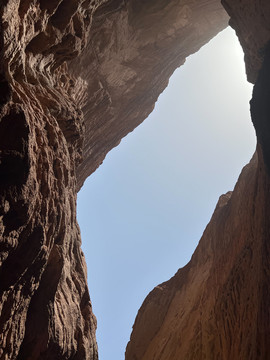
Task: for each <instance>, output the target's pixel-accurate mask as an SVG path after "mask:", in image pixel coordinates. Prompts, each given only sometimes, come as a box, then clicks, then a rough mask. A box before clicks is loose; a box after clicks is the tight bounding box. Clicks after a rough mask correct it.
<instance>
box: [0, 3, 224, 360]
mask: <svg viewBox="0 0 270 360" xmlns="http://www.w3.org/2000/svg"><path fill="white" fill-rule="evenodd" d="M227 20H228V17H227V14H226V13H225V11H224V10H223V8H222V6H221V5H220V3H219V1H217V0H209V1H204V2H203V4H202V2H201V1H199V0H192V1H191V0H189V1H183V2H180V4H179V1H176V0H173V1H170V2H167V1H164V0H162V1H161V0H159V1H147V2H145V1H135V0H134V1H133V0H129V1H119V0H113V1H106V0H91V1H90V0H50V1H47V0H21V1H18V0H2V1H1V3H0V21H1V23H0V24H1V31H0V39H1V42H0V43H1V48H0V51H1V62H0V251H1V252H0V255H1V256H0V261H1V263H0V278H1V281H0V359H1V360H4V359H5V360H9V359H10V360H11V359H20V360H30V359H31V360H37V359H50V360H51V359H78V360H95V359H97V357H98V355H97V344H96V340H95V328H96V320H95V317H94V315H93V313H92V308H91V302H90V297H89V293H88V288H87V282H86V268H85V262H84V257H83V254H82V252H81V249H80V244H81V240H80V233H79V228H78V225H77V222H76V192H77V189H78V188H79V187H80V186H81V184H82V183H83V181H84V180H85V177H86V176H88V175H89V174H90V173H91V172H92V171H94V170H95V168H96V167H97V166H99V165H100V163H101V162H102V160H103V158H104V156H105V155H106V153H107V152H108V151H109V150H110V149H111V148H112V147H114V146H115V145H116V144H117V143H118V142H119V141H120V139H121V138H122V137H123V136H124V135H126V134H127V133H128V132H129V131H131V130H132V129H134V128H135V127H136V126H137V125H138V124H139V123H140V122H141V121H143V120H144V118H145V117H146V116H147V115H148V114H149V112H150V111H151V110H152V109H153V107H154V103H155V101H156V99H157V97H158V95H159V93H160V92H161V91H162V90H163V89H164V88H165V87H166V85H167V82H168V78H169V76H170V75H171V73H172V72H173V70H174V69H175V68H176V67H177V66H179V65H181V64H182V63H183V62H184V60H185V57H186V56H188V55H189V54H191V53H193V52H195V51H197V50H198V49H199V48H200V46H202V45H203V44H204V43H205V42H207V41H208V40H209V39H210V38H211V37H213V36H214V35H215V34H216V33H218V32H219V31H220V30H222V29H223V28H224V27H225V26H226V24H227Z"/></svg>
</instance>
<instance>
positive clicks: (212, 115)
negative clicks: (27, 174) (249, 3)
mask: <svg viewBox="0 0 270 360" xmlns="http://www.w3.org/2000/svg"><path fill="white" fill-rule="evenodd" d="M251 91H252V86H251V85H250V84H248V83H247V81H246V76H245V70H244V62H243V53H242V50H241V48H240V45H239V43H238V40H237V38H236V36H235V34H234V31H233V30H232V29H230V28H228V29H226V30H225V31H223V32H222V33H220V34H219V35H218V36H217V37H215V38H214V39H213V40H212V41H211V42H210V43H209V44H207V45H206V46H204V47H203V48H202V49H201V50H200V51H199V52H198V53H197V54H195V55H192V56H191V57H189V58H188V59H187V62H186V63H185V65H184V66H182V67H180V68H179V69H178V70H177V71H175V73H174V75H173V76H172V78H171V80H170V84H169V86H168V88H167V89H166V90H165V91H164V93H163V94H162V95H161V96H160V98H159V100H158V102H157V104H156V107H155V110H154V111H153V113H152V114H151V115H150V116H149V117H148V119H147V120H145V122H144V123H143V124H142V125H141V126H139V127H138V128H137V129H136V130H135V131H134V132H133V133H131V134H130V135H128V136H127V137H126V138H125V139H123V140H122V142H121V144H120V145H119V146H118V147H117V148H115V149H114V150H112V151H111V152H110V153H109V154H108V155H107V157H106V159H105V161H104V163H103V165H102V166H101V167H100V168H99V169H98V170H97V171H96V172H95V173H94V174H93V175H91V177H90V178H89V179H88V180H87V181H86V182H85V185H84V187H83V188H82V190H81V191H80V193H79V194H78V221H79V225H80V227H81V233H82V242H83V250H84V252H85V256H86V261H87V266H88V283H89V290H90V296H91V299H92V303H93V310H94V313H95V315H96V316H97V320H98V329H97V339H98V345H99V356H100V360H123V359H124V351H125V347H126V344H127V342H128V340H129V336H130V333H131V327H132V325H133V323H134V320H135V316H136V314H137V311H138V309H139V307H140V306H141V304H142V302H143V300H144V298H145V297H146V296H147V294H148V293H149V292H150V291H151V290H152V289H153V288H154V287H155V286H156V285H158V284H159V283H161V282H163V281H166V280H168V279H169V278H170V277H171V276H173V275H174V273H175V272H176V271H177V270H178V269H179V268H180V267H183V266H184V265H185V264H186V263H187V262H188V261H189V259H190V257H191V255H192V253H193V252H194V250H195V247H196V245H197V243H198V241H199V240H200V237H201V235H202V233H203V231H204V229H205V227H206V225H207V223H208V222H209V220H210V217H211V215H212V213H213V211H214V208H215V205H216V203H217V201H218V198H219V196H220V195H221V194H222V193H225V192H227V191H229V190H232V189H233V187H234V185H235V183H236V180H237V178H238V176H239V174H240V171H241V169H242V167H243V166H244V165H245V164H246V163H247V162H248V161H249V160H250V158H251V156H252V154H253V152H254V150H255V135H254V130H253V127H252V124H251V120H250V115H249V100H250V98H251Z"/></svg>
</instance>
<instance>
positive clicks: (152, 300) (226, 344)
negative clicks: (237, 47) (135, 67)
mask: <svg viewBox="0 0 270 360" xmlns="http://www.w3.org/2000/svg"><path fill="white" fill-rule="evenodd" d="M223 3H224V6H225V8H226V9H227V11H228V13H229V15H230V16H231V20H230V23H231V25H232V26H233V27H234V28H235V29H236V32H237V35H238V37H239V39H240V42H241V44H242V46H243V49H244V52H245V61H246V69H247V76H248V79H249V80H251V81H255V80H256V84H255V86H254V92H253V98H252V100H251V115H252V121H253V123H254V127H255V130H256V134H257V138H258V143H259V145H258V153H256V154H255V155H254V158H253V159H252V161H251V162H250V164H249V165H248V166H247V167H245V168H244V170H243V172H242V174H241V176H240V178H239V180H238V183H237V185H236V187H235V189H234V191H233V192H232V193H228V194H226V195H223V196H221V198H220V200H219V202H218V204H217V207H216V210H215V212H214V214H213V217H212V219H211V221H210V223H209V225H208V226H207V228H206V230H205V232H204V234H203V237H202V239H201V241H200V243H199V245H198V247H197V249H196V251H195V253H194V255H193V257H192V259H191V261H190V263H189V264H187V265H186V267H184V268H183V269H180V270H179V271H178V272H177V274H176V275H175V276H174V277H173V278H172V279H170V280H169V281H167V282H165V283H163V284H161V285H159V286H157V287H156V288H155V289H154V290H153V291H152V292H151V293H150V294H149V295H148V297H147V298H146V299H145V301H144V303H143V305H142V307H141V309H140V310H139V312H138V315H137V318H136V321H135V324H134V328H133V332H132V335H131V339H130V342H129V344H128V346H127V350H126V359H127V360H131V359H132V360H135V359H136V360H139V359H140V360H150V359H151V360H153V359H159V360H163V359H164V360H165V359H170V360H174V359H175V360H176V359H180V358H181V359H185V360H186V359H196V360H197V359H224V360H225V359H243V360H244V359H252V360H255V359H256V360H257V359H269V358H270V341H269V334H270V325H269V316H270V312H269V304H270V294H269V285H270V277H269V274H270V273H269V268H270V258H269V235H270V234H269V233H270V226H269V211H270V209H269V195H270V193H269V189H270V182H269V173H270V172H269V169H270V150H269V140H270V136H269V117H270V106H269V94H270V80H269V79H270V76H269V74H270V70H269V39H270V28H269V15H270V13H269V11H270V5H269V3H268V2H266V1H261V2H257V1H248V0H247V1H229V0H224V1H223Z"/></svg>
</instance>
